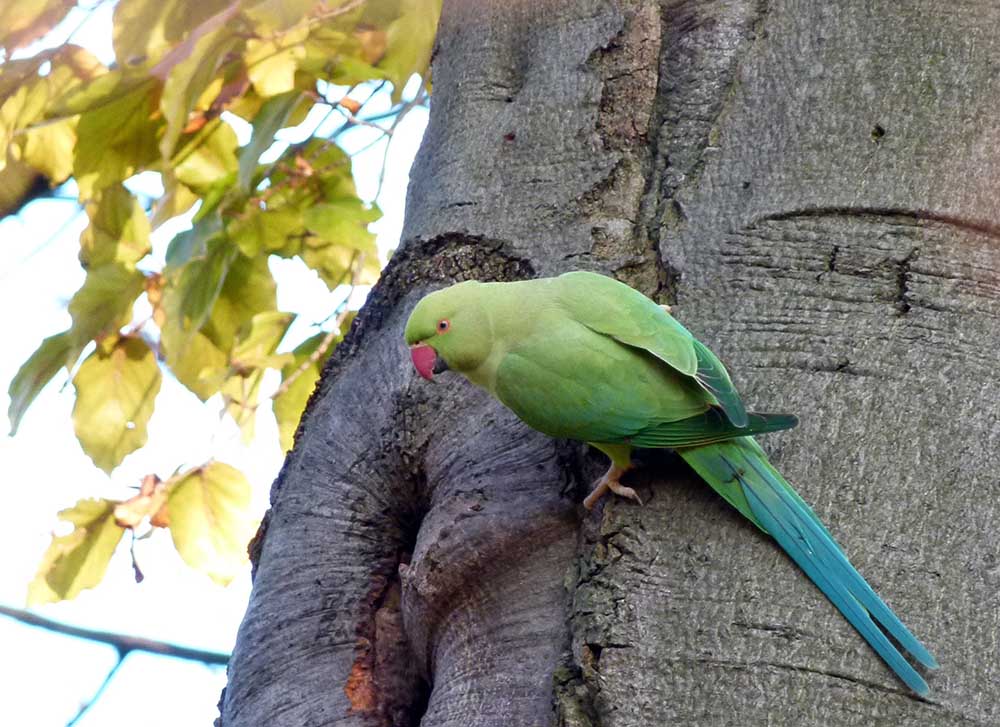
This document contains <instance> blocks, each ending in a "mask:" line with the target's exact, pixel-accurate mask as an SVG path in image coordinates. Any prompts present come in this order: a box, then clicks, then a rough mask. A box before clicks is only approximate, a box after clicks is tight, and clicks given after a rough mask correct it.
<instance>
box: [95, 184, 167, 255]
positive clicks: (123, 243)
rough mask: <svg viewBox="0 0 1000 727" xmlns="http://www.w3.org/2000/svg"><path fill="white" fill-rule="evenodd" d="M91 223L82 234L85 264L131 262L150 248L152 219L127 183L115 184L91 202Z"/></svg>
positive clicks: (103, 190) (102, 191) (99, 193)
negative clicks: (126, 187)
mask: <svg viewBox="0 0 1000 727" xmlns="http://www.w3.org/2000/svg"><path fill="white" fill-rule="evenodd" d="M85 209H86V210H87V216H88V217H89V218H90V225H88V226H87V228H86V229H85V230H84V231H83V232H82V233H81V234H80V262H81V263H83V265H84V267H88V268H90V267H94V266H101V265H107V264H108V263H122V264H123V265H126V266H131V265H132V264H134V263H137V262H139V260H141V259H142V258H144V257H145V256H146V254H147V253H148V252H149V251H150V244H149V219H148V218H147V217H146V212H145V211H144V210H143V209H142V205H141V204H139V200H137V199H136V198H135V197H133V196H132V193H131V192H129V191H128V190H127V189H125V187H123V186H122V185H120V184H113V185H111V186H109V187H106V188H104V189H102V190H101V191H100V192H98V193H97V195H96V196H95V197H94V198H92V199H91V201H90V202H88V203H87V205H86V207H85Z"/></svg>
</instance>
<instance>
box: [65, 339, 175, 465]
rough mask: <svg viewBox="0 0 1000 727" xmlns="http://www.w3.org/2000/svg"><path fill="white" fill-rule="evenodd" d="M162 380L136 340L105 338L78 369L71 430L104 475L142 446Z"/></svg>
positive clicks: (150, 354)
mask: <svg viewBox="0 0 1000 727" xmlns="http://www.w3.org/2000/svg"><path fill="white" fill-rule="evenodd" d="M161 378H162V377H161V375H160V369H159V367H158V366H157V365H156V358H155V357H154V356H153V352H152V351H150V350H149V346H147V345H146V343H145V341H143V340H142V339H140V338H132V337H121V338H119V337H110V338H107V339H105V340H103V341H102V342H101V343H100V344H99V345H98V347H97V349H96V350H95V351H94V352H93V353H92V354H91V355H90V356H88V357H87V358H86V359H85V360H84V362H83V363H82V364H81V365H80V369H79V371H77V373H76V376H74V377H73V386H74V388H75V389H76V403H75V404H74V406H73V428H74V429H75V430H76V437H77V439H79V440H80V445H81V446H82V447H83V451H84V452H86V453H87V455H88V456H89V457H90V458H91V459H92V460H93V461H94V464H95V465H97V466H98V467H100V468H101V469H102V470H104V471H105V472H107V473H109V474H110V473H111V470H113V469H114V468H115V467H117V466H118V465H119V464H120V463H121V461H122V460H123V459H125V456H126V455H128V454H129V453H131V452H134V451H135V450H137V449H138V448H139V447H141V446H142V445H144V444H145V443H146V424H147V423H148V422H149V418H150V416H152V414H153V401H154V399H155V398H156V395H157V393H159V391H160V380H161Z"/></svg>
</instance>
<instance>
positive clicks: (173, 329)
mask: <svg viewBox="0 0 1000 727" xmlns="http://www.w3.org/2000/svg"><path fill="white" fill-rule="evenodd" d="M160 343H161V350H162V351H163V353H164V356H165V358H166V362H167V366H168V367H169V368H170V371H171V373H173V375H174V376H175V377H176V378H177V380H178V381H180V382H181V383H182V384H184V386H186V387H187V388H188V389H190V390H191V391H192V392H194V394H195V395H196V396H197V397H198V398H199V399H201V400H202V401H205V400H206V399H208V398H209V397H210V396H212V394H214V393H216V392H217V391H218V390H219V387H220V386H221V384H222V380H223V378H224V377H225V374H226V372H227V371H228V362H227V356H226V353H225V352H224V351H222V350H220V349H219V348H218V347H217V346H216V345H215V344H214V343H212V342H211V341H210V340H209V339H208V336H206V335H205V334H204V333H202V332H201V331H194V332H191V331H189V330H186V329H184V328H183V327H182V326H181V324H180V322H179V321H178V320H177V318H168V320H167V322H166V324H165V325H164V326H163V328H162V331H161V338H160Z"/></svg>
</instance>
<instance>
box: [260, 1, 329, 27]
mask: <svg viewBox="0 0 1000 727" xmlns="http://www.w3.org/2000/svg"><path fill="white" fill-rule="evenodd" d="M319 4H320V3H317V2H316V0H259V1H258V2H256V3H254V4H253V5H251V6H250V7H248V8H247V9H246V10H245V11H244V14H245V15H246V17H247V19H248V20H250V21H251V22H252V23H253V24H254V29H255V30H256V31H257V33H258V34H260V35H281V34H282V33H281V31H285V30H287V29H289V28H291V27H292V26H294V25H295V24H297V23H300V22H301V21H302V19H303V18H305V17H306V16H308V15H309V13H310V12H311V11H312V10H313V9H314V8H316V6H317V5H319Z"/></svg>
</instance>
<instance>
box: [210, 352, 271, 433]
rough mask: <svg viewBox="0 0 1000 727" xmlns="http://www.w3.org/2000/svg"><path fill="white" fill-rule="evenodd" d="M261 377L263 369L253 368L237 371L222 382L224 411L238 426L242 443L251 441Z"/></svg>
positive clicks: (262, 376)
mask: <svg viewBox="0 0 1000 727" xmlns="http://www.w3.org/2000/svg"><path fill="white" fill-rule="evenodd" d="M263 378H264V372H263V370H262V369H255V370H253V371H250V372H246V373H237V374H235V375H233V376H230V377H229V378H227V379H226V380H225V381H223V382H222V387H221V389H220V391H221V392H222V400H223V402H224V403H225V407H226V413H227V414H229V416H231V417H232V418H233V421H234V422H236V425H237V426H238V427H239V428H240V433H241V435H242V436H241V439H242V440H243V443H244V444H249V443H250V442H251V441H253V436H254V426H255V423H256V420H257V402H258V398H259V394H260V383H261V381H262V380H263Z"/></svg>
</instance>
